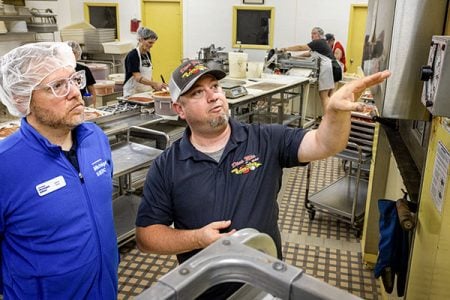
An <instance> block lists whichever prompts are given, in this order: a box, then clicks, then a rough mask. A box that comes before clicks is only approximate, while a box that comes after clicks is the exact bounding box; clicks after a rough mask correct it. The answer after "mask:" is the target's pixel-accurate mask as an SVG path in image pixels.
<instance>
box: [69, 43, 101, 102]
mask: <svg viewBox="0 0 450 300" xmlns="http://www.w3.org/2000/svg"><path fill="white" fill-rule="evenodd" d="M67 44H68V45H69V46H70V47H71V48H72V52H73V55H75V59H76V60H77V64H76V66H75V71H81V70H83V71H84V75H85V76H86V86H85V87H84V88H82V89H81V90H80V92H81V96H82V97H83V98H84V101H85V103H84V105H86V106H94V107H95V106H96V105H95V103H96V101H97V93H96V92H95V87H94V84H96V83H97V82H96V81H95V78H94V75H92V72H91V70H90V69H89V67H88V66H86V65H85V64H82V63H79V62H78V61H79V60H80V59H81V54H82V53H83V51H82V50H81V47H80V44H78V43H77V42H76V41H67ZM87 94H91V97H90V102H89V103H86V99H87V98H88V97H84V96H85V95H87Z"/></svg>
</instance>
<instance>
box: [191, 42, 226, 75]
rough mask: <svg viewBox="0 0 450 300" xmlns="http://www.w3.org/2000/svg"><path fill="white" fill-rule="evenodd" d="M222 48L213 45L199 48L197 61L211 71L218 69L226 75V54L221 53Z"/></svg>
mask: <svg viewBox="0 0 450 300" xmlns="http://www.w3.org/2000/svg"><path fill="white" fill-rule="evenodd" d="M223 49H225V48H224V47H217V48H216V46H215V45H214V44H211V45H209V46H208V47H204V48H200V50H199V51H198V60H200V61H202V62H203V63H205V64H206V65H207V66H208V67H209V68H211V69H220V70H222V71H224V72H226V73H228V70H229V68H228V52H225V51H222V50H223Z"/></svg>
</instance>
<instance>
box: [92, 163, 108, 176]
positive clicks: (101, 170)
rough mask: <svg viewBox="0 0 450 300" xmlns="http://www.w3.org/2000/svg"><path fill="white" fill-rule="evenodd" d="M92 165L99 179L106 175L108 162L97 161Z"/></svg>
mask: <svg viewBox="0 0 450 300" xmlns="http://www.w3.org/2000/svg"><path fill="white" fill-rule="evenodd" d="M91 165H92V169H93V170H94V172H95V174H96V175H97V177H98V176H102V175H103V174H105V173H106V166H107V165H108V162H107V161H106V160H102V159H97V160H96V161H94V162H93V163H92V164H91Z"/></svg>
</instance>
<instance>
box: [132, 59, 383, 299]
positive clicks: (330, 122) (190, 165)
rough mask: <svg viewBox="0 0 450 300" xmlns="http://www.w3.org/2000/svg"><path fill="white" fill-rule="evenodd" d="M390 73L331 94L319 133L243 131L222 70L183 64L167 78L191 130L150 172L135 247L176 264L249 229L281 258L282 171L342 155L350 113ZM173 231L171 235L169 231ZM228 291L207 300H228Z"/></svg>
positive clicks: (268, 128) (249, 127) (265, 128)
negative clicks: (268, 240) (230, 108)
mask: <svg viewBox="0 0 450 300" xmlns="http://www.w3.org/2000/svg"><path fill="white" fill-rule="evenodd" d="M389 74H390V73H389V72H388V71H385V72H383V73H378V74H376V75H373V76H370V77H366V78H364V79H361V80H357V81H354V82H352V83H350V84H348V85H346V86H344V87H342V88H341V89H339V91H338V92H336V93H335V94H334V95H333V96H332V97H331V99H330V104H329V105H328V106H327V114H326V117H325V118H324V119H323V121H322V122H321V124H320V126H319V128H318V129H317V130H311V131H305V130H303V129H298V128H289V127H286V126H282V125H274V124H272V125H269V124H266V125H261V124H243V123H239V122H237V121H236V120H233V119H230V118H229V111H228V103H227V99H226V98H225V95H224V93H223V92H222V89H221V87H220V85H219V82H218V80H220V79H222V78H224V77H225V75H226V74H225V73H224V72H222V71H220V70H213V69H208V68H207V67H206V66H205V65H203V64H201V63H200V62H198V61H195V60H194V61H187V62H185V63H183V64H182V65H180V66H179V67H178V68H177V69H176V70H175V71H174V72H173V74H172V77H171V79H170V83H169V89H170V93H171V97H172V101H173V108H174V109H175V111H176V112H177V113H178V115H179V117H180V118H181V119H185V120H186V122H187V124H188V128H187V129H186V131H185V134H184V136H183V137H182V138H181V139H180V140H178V141H177V142H175V143H174V144H173V145H172V146H171V147H170V148H169V149H167V150H166V151H165V152H164V153H163V154H162V155H161V156H160V157H158V158H157V159H156V160H155V162H154V163H153V165H152V166H151V168H150V170H149V173H148V176H147V180H146V182H145V186H144V196H143V199H142V203H141V205H140V207H139V212H138V216H137V220H136V225H137V229H136V239H137V244H138V247H139V248H140V249H141V250H142V251H145V252H153V253H160V254H177V257H178V261H179V262H180V263H181V262H183V261H185V260H186V259H188V258H189V257H191V256H192V255H194V254H195V253H196V252H198V251H199V250H201V249H202V248H205V247H206V246H208V245H209V244H211V243H212V242H214V241H216V240H217V239H219V238H221V237H223V236H226V235H230V234H232V233H234V232H235V231H236V230H238V229H242V228H248V227H252V228H255V229H257V230H259V231H260V232H264V233H267V234H269V235H270V236H271V237H272V238H273V240H274V241H275V244H276V246H277V250H278V257H279V258H281V237H280V231H279V229H278V226H277V221H278V204H277V194H278V191H279V189H280V186H281V178H282V170H283V168H289V167H294V166H299V165H302V164H306V163H308V162H310V161H312V160H318V159H323V158H325V157H327V156H330V155H334V154H336V153H338V152H339V151H341V150H342V149H344V148H345V146H346V145H347V140H348V135H349V132H350V111H352V110H362V109H363V108H364V107H363V104H361V103H357V102H355V101H356V99H357V98H358V94H360V93H361V92H363V91H364V90H365V89H366V88H367V87H369V86H371V85H374V84H377V83H380V82H382V81H383V80H384V79H385V78H387V77H388V76H389ZM171 224H173V227H171ZM235 289H236V286H231V287H230V284H226V286H225V287H224V286H222V289H220V290H217V289H216V291H215V292H214V291H208V292H211V293H209V294H208V295H207V296H205V295H202V296H205V297H204V298H205V299H222V298H226V297H228V296H229V295H230V294H231V293H232V292H233V291H234V290H235Z"/></svg>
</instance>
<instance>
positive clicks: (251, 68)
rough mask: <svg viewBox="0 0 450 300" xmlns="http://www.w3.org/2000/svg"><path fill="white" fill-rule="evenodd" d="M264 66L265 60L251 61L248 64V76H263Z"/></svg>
mask: <svg viewBox="0 0 450 300" xmlns="http://www.w3.org/2000/svg"><path fill="white" fill-rule="evenodd" d="M263 68H264V63H263V62H259V61H249V62H248V64H247V78H261V75H262V72H263Z"/></svg>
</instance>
